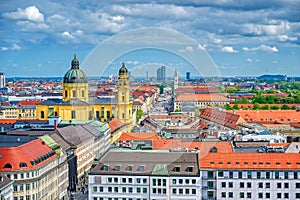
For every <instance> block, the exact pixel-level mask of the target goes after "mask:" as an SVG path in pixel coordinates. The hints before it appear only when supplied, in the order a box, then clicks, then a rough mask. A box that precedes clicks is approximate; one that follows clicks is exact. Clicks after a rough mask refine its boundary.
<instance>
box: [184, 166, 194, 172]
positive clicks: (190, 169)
mask: <svg viewBox="0 0 300 200" xmlns="http://www.w3.org/2000/svg"><path fill="white" fill-rule="evenodd" d="M193 168H194V167H193V166H188V167H187V168H186V171H187V172H193Z"/></svg>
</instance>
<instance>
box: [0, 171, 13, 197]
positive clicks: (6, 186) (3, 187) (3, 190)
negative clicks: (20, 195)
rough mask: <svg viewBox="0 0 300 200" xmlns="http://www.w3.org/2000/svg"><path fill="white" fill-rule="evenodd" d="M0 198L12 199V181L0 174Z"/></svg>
mask: <svg viewBox="0 0 300 200" xmlns="http://www.w3.org/2000/svg"><path fill="white" fill-rule="evenodd" d="M0 199H1V200H13V181H11V180H10V179H9V178H7V176H5V175H3V174H0Z"/></svg>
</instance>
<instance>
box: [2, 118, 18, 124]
mask: <svg viewBox="0 0 300 200" xmlns="http://www.w3.org/2000/svg"><path fill="white" fill-rule="evenodd" d="M16 121H17V119H0V124H14V123H16Z"/></svg>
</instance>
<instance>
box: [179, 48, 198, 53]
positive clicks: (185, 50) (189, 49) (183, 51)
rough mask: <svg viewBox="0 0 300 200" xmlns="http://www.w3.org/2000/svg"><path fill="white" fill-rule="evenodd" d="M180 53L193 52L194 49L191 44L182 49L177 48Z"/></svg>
mask: <svg viewBox="0 0 300 200" xmlns="http://www.w3.org/2000/svg"><path fill="white" fill-rule="evenodd" d="M178 51H179V52H180V53H185V52H193V51H194V47H192V46H187V47H185V48H184V49H179V50H178Z"/></svg>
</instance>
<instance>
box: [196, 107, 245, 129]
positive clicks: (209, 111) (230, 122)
mask: <svg viewBox="0 0 300 200" xmlns="http://www.w3.org/2000/svg"><path fill="white" fill-rule="evenodd" d="M200 117H201V118H203V119H206V120H209V121H212V122H215V123H218V124H221V125H224V126H227V127H229V128H236V127H237V126H238V124H239V123H243V122H245V120H243V119H242V118H241V116H240V115H237V114H233V113H229V112H225V111H221V110H218V109H214V108H206V109H205V110H204V111H203V112H202V113H201V115H200Z"/></svg>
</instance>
